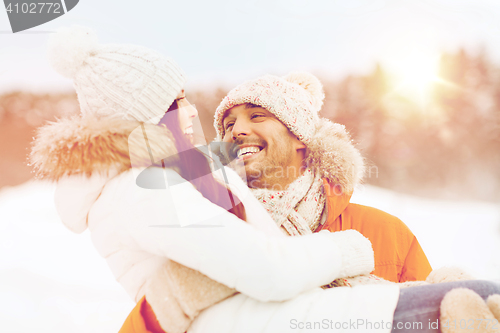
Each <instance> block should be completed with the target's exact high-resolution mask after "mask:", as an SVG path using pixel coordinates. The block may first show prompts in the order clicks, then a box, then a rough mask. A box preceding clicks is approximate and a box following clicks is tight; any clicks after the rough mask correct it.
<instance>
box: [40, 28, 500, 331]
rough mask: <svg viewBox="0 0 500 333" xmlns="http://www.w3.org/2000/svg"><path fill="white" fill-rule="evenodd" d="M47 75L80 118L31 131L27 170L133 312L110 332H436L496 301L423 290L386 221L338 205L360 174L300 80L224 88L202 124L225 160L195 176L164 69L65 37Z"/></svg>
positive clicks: (417, 255)
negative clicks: (44, 183) (73, 94)
mask: <svg viewBox="0 0 500 333" xmlns="http://www.w3.org/2000/svg"><path fill="white" fill-rule="evenodd" d="M49 59H50V61H51V63H52V65H53V66H54V68H55V69H56V70H57V71H59V72H60V73H61V74H63V75H65V76H67V77H70V78H72V79H73V81H74V85H75V89H76V91H77V94H78V100H79V103H80V107H81V115H79V116H74V117H72V118H68V119H61V120H58V121H57V122H54V123H51V124H48V125H46V126H44V127H42V128H40V129H39V132H38V134H37V137H36V139H35V142H34V144H33V150H32V153H31V161H32V164H33V165H34V167H35V168H36V170H37V172H38V174H39V175H40V176H42V177H45V178H48V179H51V180H53V181H56V182H57V190H56V193H55V202H56V206H57V210H58V213H59V215H60V217H61V220H62V221H63V223H64V224H65V225H66V226H67V227H68V228H69V229H71V230H72V231H74V232H77V233H81V232H83V231H85V230H86V229H87V228H88V229H89V230H90V232H91V237H92V240H93V243H94V245H95V247H96V249H97V250H98V252H99V253H100V255H101V256H103V257H104V258H105V259H106V260H107V262H108V264H109V267H110V269H111V270H112V272H113V274H114V275H115V277H116V279H117V281H118V282H119V283H120V284H121V285H122V286H123V287H124V288H125V290H126V291H127V292H128V294H129V295H130V296H131V297H132V299H133V300H134V301H135V302H137V305H136V307H135V308H134V309H133V311H132V312H131V313H130V315H129V317H128V318H127V319H126V321H125V323H124V325H123V327H122V329H121V330H120V332H155V333H156V332H167V333H182V332H186V331H187V332H204V333H206V332H217V333H223V332H228V333H229V332H231V333H237V332H252V333H259V332H273V333H279V332H296V331H302V330H303V331H325V332H330V331H334V330H338V331H341V330H353V329H354V330H360V331H366V332H372V331H373V330H374V329H375V330H377V331H379V330H380V331H381V332H391V331H394V332H396V331H409V330H408V327H407V324H408V323H409V322H418V321H419V322H421V324H422V327H418V325H417V330H418V331H419V332H424V331H428V332H438V331H439V330H440V328H439V327H434V326H433V327H430V325H429V324H428V323H429V322H431V321H432V322H435V321H436V320H437V319H438V318H439V317H441V318H440V319H441V320H446V319H448V320H450V319H451V320H454V319H458V321H459V320H460V319H462V318H466V319H469V318H475V316H479V315H480V316H482V317H481V318H483V319H487V318H489V319H491V320H496V319H495V318H494V316H497V318H498V316H499V315H500V313H499V312H500V300H499V298H500V296H499V295H493V296H490V297H489V298H488V296H489V295H492V294H500V286H499V285H498V283H494V282H489V281H474V280H464V279H465V278H464V277H463V275H461V272H456V271H436V272H433V273H432V274H430V273H431V267H430V265H429V262H428V260H427V258H426V256H425V254H424V252H423V250H422V248H421V247H420V245H419V243H418V241H417V239H416V238H415V236H414V235H413V234H412V232H411V231H410V230H409V229H408V228H407V227H406V226H405V225H404V224H403V223H402V222H401V221H400V220H399V219H397V218H396V217H394V216H392V215H389V214H387V213H384V212H382V211H380V210H377V209H374V208H371V207H366V206H362V205H356V204H353V203H350V202H349V200H350V197H351V195H352V193H353V190H354V188H355V186H356V185H357V184H358V183H359V182H360V180H361V177H362V174H363V170H364V165H363V158H362V157H361V155H360V153H359V152H358V150H357V149H356V148H355V147H354V145H353V144H352V142H351V139H350V137H349V135H348V134H347V132H346V131H345V128H344V127H343V126H342V125H339V124H335V123H332V122H331V121H329V120H327V119H324V118H321V117H320V116H319V111H320V109H321V106H322V104H323V99H324V94H323V91H322V85H321V83H320V82H319V80H318V79H317V78H315V77H314V76H312V75H311V74H308V73H292V74H289V75H287V76H285V77H277V76H273V75H266V76H263V77H260V78H257V79H255V80H251V81H248V82H245V83H243V84H241V85H239V86H238V87H236V88H234V89H233V90H231V91H230V92H229V93H228V95H227V96H226V97H225V98H224V99H223V100H222V102H221V103H220V105H219V107H218V108H217V110H216V111H215V119H214V126H215V128H216V131H217V140H218V141H219V142H222V143H223V144H221V147H222V148H221V150H222V154H221V155H222V156H225V157H226V158H227V157H229V158H228V161H231V160H232V161H231V163H230V164H229V166H230V167H223V168H222V169H221V170H218V171H214V172H211V165H213V158H212V157H210V154H208V153H207V152H203V149H202V148H200V149H198V148H196V147H195V146H194V145H193V136H194V135H195V133H194V131H193V120H194V119H195V118H196V117H197V115H198V114H197V111H196V109H195V108H194V107H193V106H192V105H191V104H190V103H189V102H188V100H187V99H186V95H185V92H184V84H185V81H186V78H185V75H184V73H183V71H182V70H181V69H180V68H179V66H178V65H177V64H176V63H175V62H174V61H172V60H171V59H169V58H166V57H164V56H163V55H161V54H159V53H157V52H155V51H153V50H150V49H147V48H144V47H140V46H133V45H118V44H99V43H98V41H97V37H96V35H95V34H94V33H93V32H92V31H91V30H89V29H87V28H82V27H73V28H67V29H61V30H60V31H59V32H58V33H57V34H55V35H54V36H53V37H52V38H51V40H50V41H49ZM228 147H229V148H228ZM234 147H236V149H235V148H234ZM231 154H233V155H234V156H229V155H231ZM221 171H222V172H221ZM295 236H297V237H295ZM429 274H430V275H429ZM426 278H427V281H428V282H424V280H425V279H426ZM454 280H464V281H455V282H447V283H440V284H433V283H435V282H442V281H454ZM411 281H415V282H411ZM406 285H418V286H412V287H411V288H404V289H401V288H400V287H402V286H406ZM464 287H465V288H469V289H464ZM473 290H474V291H473ZM445 295H446V296H445ZM486 298H488V301H487V302H486V301H485V299H486ZM471 302H473V303H471ZM471 304H472V305H471ZM440 307H441V309H440ZM478 311H479V314H478ZM477 319H479V318H477ZM353 325H354V326H353ZM483 326H484V325H483ZM491 326H492V325H490V328H491ZM458 328H459V327H458ZM441 329H442V331H443V332H455V331H456V330H455V331H454V330H453V329H456V328H454V327H450V326H449V327H441ZM479 329H480V330H479ZM488 329H489V328H486V327H480V328H478V332H480V331H481V332H483V331H484V332H489V331H488ZM469 331H470V330H469Z"/></svg>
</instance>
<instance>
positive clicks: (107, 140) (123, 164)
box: [30, 116, 176, 181]
mask: <svg viewBox="0 0 500 333" xmlns="http://www.w3.org/2000/svg"><path fill="white" fill-rule="evenodd" d="M144 134H146V136H145V135H144ZM148 148H150V149H148ZM175 153H176V149H175V145H174V141H173V138H172V134H171V133H170V132H169V131H168V130H167V129H166V128H165V127H160V126H155V125H152V124H144V125H143V126H141V123H139V122H135V121H130V120H123V119H121V118H117V117H99V118H96V117H93V116H86V117H81V116H74V117H72V118H67V119H59V120H58V121H56V122H50V123H49V124H47V125H45V126H43V127H41V128H39V129H38V131H37V135H36V138H35V141H34V142H33V144H32V151H31V155H30V164H31V166H33V167H34V169H35V171H36V174H37V177H39V178H46V179H49V180H53V181H58V180H59V179H60V178H61V177H63V176H71V175H86V176H88V177H90V176H92V175H93V174H94V173H101V174H109V172H110V170H116V171H118V172H123V171H126V170H128V169H130V168H131V167H132V165H133V166H134V167H148V166H150V165H152V164H153V163H152V162H151V159H153V160H154V161H158V160H160V159H162V158H165V157H168V156H172V155H175ZM174 159H175V158H174ZM174 159H171V161H172V162H175V161H174Z"/></svg>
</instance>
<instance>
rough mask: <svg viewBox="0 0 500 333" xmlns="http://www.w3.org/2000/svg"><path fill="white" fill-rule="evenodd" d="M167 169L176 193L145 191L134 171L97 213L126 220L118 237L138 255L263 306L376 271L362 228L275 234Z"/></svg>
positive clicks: (115, 186)
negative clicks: (183, 269)
mask: <svg viewBox="0 0 500 333" xmlns="http://www.w3.org/2000/svg"><path fill="white" fill-rule="evenodd" d="M159 170H162V169H159ZM163 171H164V170H162V172H163ZM165 172H166V173H167V174H168V177H167V178H168V185H169V187H168V190H161V189H160V190H148V189H144V188H140V187H138V186H136V184H135V180H134V179H133V175H132V173H127V175H124V176H120V177H117V178H116V179H115V181H114V182H113V184H108V185H107V186H106V188H105V189H104V191H103V193H102V195H101V198H100V199H99V200H98V201H97V202H96V204H95V205H96V207H94V208H95V209H93V210H94V211H96V212H97V211H100V212H101V213H100V214H102V215H101V216H97V215H93V218H94V219H112V221H108V223H113V221H120V223H119V225H117V229H118V230H116V232H118V233H121V234H122V239H128V241H129V242H130V240H132V242H133V243H134V244H135V246H136V247H137V248H136V249H135V250H140V251H145V252H149V253H151V254H154V255H157V256H163V257H167V258H169V259H172V260H174V261H176V262H178V263H180V264H182V265H185V266H187V267H189V268H192V269H195V270H198V271H200V272H201V273H203V274H205V275H207V276H208V277H210V278H211V279H213V280H215V281H217V282H220V283H222V284H225V285H226V286H228V287H230V288H234V289H236V290H238V291H240V292H242V293H244V294H246V295H248V296H250V297H252V298H255V299H257V300H261V301H281V300H285V299H289V298H292V297H294V296H296V295H298V294H300V293H301V292H302V291H305V290H309V289H312V288H315V287H318V286H321V285H324V284H328V283H330V282H331V281H333V280H334V279H336V278H339V277H345V276H349V275H357V274H363V273H369V272H370V271H372V270H373V267H374V259H373V250H372V248H371V243H370V241H369V240H368V239H366V238H365V237H363V236H362V235H361V234H359V233H358V232H356V231H353V230H350V231H345V232H339V233H330V232H326V231H325V232H320V233H317V234H312V235H308V236H303V237H276V236H269V235H266V234H264V233H263V232H260V231H258V230H256V229H255V228H254V227H252V226H250V225H249V224H248V223H245V222H244V221H242V220H240V219H238V218H237V217H236V216H234V215H233V214H231V213H229V212H227V211H226V210H225V209H223V208H221V207H219V206H217V205H215V204H213V203H211V202H210V201H209V200H207V199H205V198H204V197H203V196H202V194H201V193H200V192H198V191H197V190H196V189H195V188H194V187H193V185H192V184H191V183H189V182H187V181H185V180H183V179H182V178H181V177H180V176H179V175H178V174H177V173H175V172H174V171H172V170H169V169H167V170H165ZM124 177H128V178H129V179H127V180H125V179H123V178H124ZM106 196H111V197H108V198H107V199H106V200H104V199H103V200H101V199H102V198H103V197H106ZM99 202H101V203H99ZM99 205H101V207H99ZM102 205H104V206H102ZM91 215H92V212H91ZM89 216H90V215H89Z"/></svg>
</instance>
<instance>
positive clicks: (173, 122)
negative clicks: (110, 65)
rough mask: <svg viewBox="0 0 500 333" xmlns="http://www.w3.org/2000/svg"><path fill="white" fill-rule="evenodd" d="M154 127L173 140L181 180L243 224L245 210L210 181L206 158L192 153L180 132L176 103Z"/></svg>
mask: <svg viewBox="0 0 500 333" xmlns="http://www.w3.org/2000/svg"><path fill="white" fill-rule="evenodd" d="M158 125H165V126H166V127H167V128H168V129H169V130H170V132H171V133H172V134H173V136H174V139H175V146H176V148H177V151H178V156H179V165H178V166H179V169H180V171H179V173H180V175H181V177H182V178H184V179H186V180H188V181H189V182H190V183H191V184H193V186H194V187H195V188H196V189H197V190H198V191H200V193H201V194H202V195H203V196H204V197H205V198H207V199H208V200H210V201H211V202H213V203H214V204H216V205H218V206H220V207H223V208H225V209H227V210H228V211H229V212H230V213H233V214H234V215H236V216H237V217H239V218H240V219H242V220H246V215H245V208H244V207H243V205H242V203H241V201H240V200H239V199H238V197H236V196H235V195H234V194H233V193H232V192H231V190H230V189H228V188H227V187H226V186H224V185H223V184H221V183H219V182H218V181H217V180H215V178H214V177H213V175H212V171H211V169H210V165H209V163H208V158H210V157H209V156H206V155H204V154H203V153H202V152H201V151H199V150H198V149H196V147H195V146H194V145H193V144H192V143H191V141H190V140H189V138H188V137H187V136H186V135H185V134H184V132H183V131H182V129H181V126H180V124H179V110H178V105H177V101H176V100H175V101H174V102H173V103H172V105H170V107H169V108H168V110H167V112H166V113H165V115H164V116H163V118H162V119H161V120H160V122H159V123H158ZM203 176H204V177H203ZM228 208H230V209H228Z"/></svg>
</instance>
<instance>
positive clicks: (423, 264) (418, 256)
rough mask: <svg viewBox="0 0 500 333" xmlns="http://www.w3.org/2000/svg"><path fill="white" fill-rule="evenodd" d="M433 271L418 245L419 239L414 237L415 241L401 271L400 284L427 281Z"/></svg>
mask: <svg viewBox="0 0 500 333" xmlns="http://www.w3.org/2000/svg"><path fill="white" fill-rule="evenodd" d="M431 271H432V267H431V264H430V263H429V260H427V256H426V255H425V253H424V250H423V249H422V247H421V246H420V244H419V243H418V240H417V238H416V237H415V236H413V241H412V242H411V245H410V248H409V250H408V254H407V255H406V259H405V263H404V265H403V268H402V269H401V276H400V279H399V282H406V281H425V279H426V278H427V276H428V275H429V274H430V272H431Z"/></svg>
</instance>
